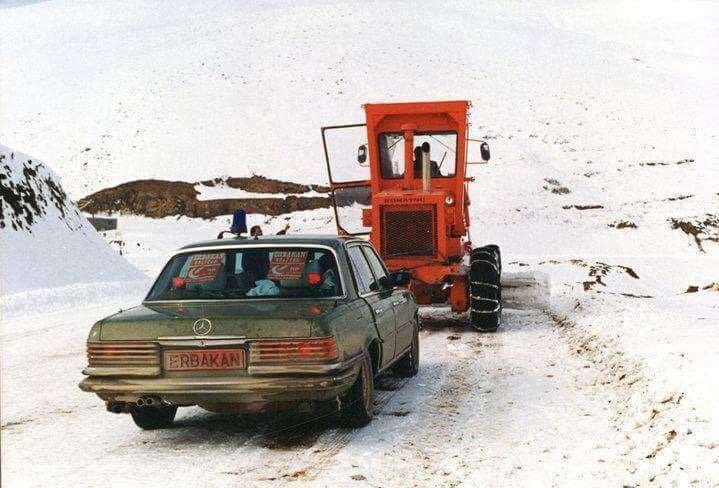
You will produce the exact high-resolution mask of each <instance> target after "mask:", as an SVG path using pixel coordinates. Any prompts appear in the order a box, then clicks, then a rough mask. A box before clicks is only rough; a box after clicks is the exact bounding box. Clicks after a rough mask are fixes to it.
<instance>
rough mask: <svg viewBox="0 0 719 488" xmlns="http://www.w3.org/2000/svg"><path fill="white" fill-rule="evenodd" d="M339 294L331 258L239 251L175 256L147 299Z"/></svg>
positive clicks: (292, 251)
mask: <svg viewBox="0 0 719 488" xmlns="http://www.w3.org/2000/svg"><path fill="white" fill-rule="evenodd" d="M341 295H342V286H341V283H340V276H339V271H338V269H337V262H336V261H335V257H334V254H333V253H332V252H331V251H329V250H326V249H320V248H313V247H306V248H304V247H243V248H239V249H223V250H217V251H200V252H192V253H185V254H178V255H176V256H174V257H173V258H172V259H170V262H168V263H167V265H166V266H165V268H164V269H163V270H162V273H160V276H159V277H158V278H157V280H156V281H155V284H154V285H152V289H151V290H150V293H149V294H148V296H147V299H146V300H147V301H156V300H227V299H256V298H326V297H339V296H341Z"/></svg>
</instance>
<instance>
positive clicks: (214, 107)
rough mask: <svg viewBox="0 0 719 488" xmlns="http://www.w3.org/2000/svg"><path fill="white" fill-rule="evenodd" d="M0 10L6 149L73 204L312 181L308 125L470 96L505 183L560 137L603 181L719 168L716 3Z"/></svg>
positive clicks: (317, 166) (315, 165)
mask: <svg viewBox="0 0 719 488" xmlns="http://www.w3.org/2000/svg"><path fill="white" fill-rule="evenodd" d="M2 10H3V13H2V29H0V41H1V42H2V44H3V46H4V48H3V50H2V52H0V63H2V65H3V66H4V68H5V72H6V76H4V77H3V78H2V80H1V81H0V83H2V85H1V86H0V88H1V90H0V92H2V93H3V94H4V95H3V104H2V105H0V117H1V118H2V119H3V120H12V121H13V123H12V124H8V126H7V127H6V128H4V129H3V139H4V141H5V142H4V143H5V144H8V145H11V146H13V147H19V148H32V149H33V151H34V154H35V155H36V156H38V157H40V158H41V159H45V160H49V161H53V164H54V167H55V168H56V169H57V171H58V172H59V173H60V174H62V175H63V176H64V178H65V183H66V185H67V191H68V192H69V194H70V196H72V197H73V198H75V199H77V198H79V197H81V196H85V195H88V194H90V193H92V192H94V191H97V190H99V189H101V188H104V187H107V186H112V185H116V184H119V183H122V182H125V181H128V180H130V179H144V178H160V179H169V180H183V181H202V180H207V179H213V178H216V177H218V176H220V175H232V176H250V175H251V174H253V173H256V174H262V175H265V176H268V177H275V178H278V179H285V180H288V179H291V180H294V181H298V182H304V183H319V182H321V181H323V180H324V179H325V168H324V164H323V152H322V146H321V144H320V137H319V127H320V126H322V125H328V124H339V123H352V122H358V121H362V119H363V116H362V110H361V104H362V103H365V102H378V101H401V100H404V101H408V100H429V99H431V100H437V99H458V98H466V99H469V100H472V102H473V104H474V111H473V115H472V122H473V124H474V130H475V131H476V133H477V135H479V136H492V135H494V136H496V137H497V139H496V140H494V141H493V149H494V155H495V162H496V164H497V166H498V167H504V165H505V164H507V163H511V162H514V161H521V162H522V163H523V164H527V163H525V161H531V163H532V164H533V165H540V166H547V165H548V164H549V165H551V164H552V162H553V161H554V160H553V159H552V158H551V156H552V154H551V153H550V154H547V153H546V152H545V151H544V150H543V149H544V146H543V145H542V144H540V141H541V140H546V141H548V142H549V143H550V144H553V143H554V142H555V141H556V142H557V143H559V142H561V141H563V140H565V139H566V140H568V141H572V142H576V141H581V142H582V143H583V144H582V145H583V146H584V147H583V148H577V152H576V153H575V154H573V155H572V156H573V157H574V158H576V159H577V161H579V162H583V161H586V160H594V161H595V163H596V164H598V165H599V166H605V165H606V164H608V163H610V162H615V161H617V160H618V159H621V160H624V161H629V160H631V159H633V158H635V157H636V156H637V150H638V149H639V150H640V151H641V153H642V156H644V157H652V158H657V157H660V158H662V159H663V158H669V159H674V158H677V159H679V158H684V157H687V155H689V154H691V155H694V156H695V157H696V159H697V161H699V162H700V163H699V164H701V165H704V167H705V168H706V170H707V171H709V170H710V168H712V167H714V168H716V166H714V165H711V164H709V161H711V158H713V157H716V155H717V149H716V144H715V143H712V141H711V136H712V135H713V132H712V131H713V130H714V129H715V128H716V126H717V121H716V114H717V113H719V110H718V109H719V107H717V98H716V97H714V96H708V94H710V93H716V88H717V83H718V82H717V80H719V76H717V69H718V68H717V66H718V65H719V59H718V58H717V56H718V55H717V54H716V52H715V50H713V49H711V47H712V46H713V45H715V44H716V42H713V41H716V40H717V37H719V34H718V33H717V30H716V26H717V25H719V14H718V13H717V9H716V7H715V6H714V5H713V4H711V3H707V2H687V3H683V4H681V7H679V6H675V5H673V4H668V3H658V2H649V1H643V2H631V3H627V2H618V3H613V4H612V5H605V4H604V3H603V2H591V1H588V2H574V3H572V4H571V5H564V4H562V5H559V4H556V5H555V4H553V3H551V2H532V3H524V4H521V5H519V4H517V5H510V6H506V5H503V4H501V3H494V2H483V3H482V4H480V5H477V4H476V2H470V1H458V2H450V3H447V4H445V3H444V2H442V3H435V4H432V3H427V4H423V7H422V8H420V7H418V6H417V5H415V4H413V3H411V2H409V3H406V2H394V3H379V4H376V3H372V2H364V3H362V4H360V5H356V3H355V2H341V1H333V2H330V3H326V2H319V1H314V0H305V1H301V2H293V3H292V4H287V3H284V2H278V1H267V2H262V3H260V4H254V5H245V4H243V3H237V2H233V1H231V0H218V1H216V2H214V3H213V5H212V7H208V6H206V5H204V4H201V3H197V2H192V1H189V0H181V1H173V2H160V3H153V4H152V5H149V4H145V3H143V2H139V1H134V2H129V3H125V2H103V3H102V5H101V7H97V6H96V5H94V4H91V3H77V2H69V1H65V0H55V1H52V2H37V3H30V4H26V5H20V6H16V7H13V6H12V5H10V6H6V7H4V8H3V9H2ZM427 15H431V16H432V17H436V21H433V22H431V23H427V22H426V19H427ZM388 16H390V17H391V18H392V21H391V26H392V27H391V28H377V26H382V25H386V21H387V17H388ZM677 18H680V19H681V24H679V23H678V22H677ZM645 19H646V20H645ZM649 19H651V22H650V21H649ZM28 25H32V26H37V27H35V28H34V29H33V33H32V35H28V33H27V26H28ZM634 58H636V59H638V60H639V61H635V60H634ZM687 63H691V64H689V65H688V64H687ZM687 66H689V67H690V69H687ZM68 114H71V116H66V115H68ZM627 128H629V129H630V130H626V129H627ZM714 133H715V132H714ZM47 134H52V137H47ZM532 134H535V135H537V136H538V138H537V139H533V138H530V135H532ZM510 135H512V136H513V138H512V139H511V140H508V139H507V138H508V137H509V136H510ZM138 155H142V157H138ZM150 161H151V162H152V164H148V162H150Z"/></svg>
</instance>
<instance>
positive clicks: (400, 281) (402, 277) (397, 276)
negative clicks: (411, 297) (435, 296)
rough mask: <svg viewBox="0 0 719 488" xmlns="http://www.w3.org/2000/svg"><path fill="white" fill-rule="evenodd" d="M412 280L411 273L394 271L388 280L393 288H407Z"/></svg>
mask: <svg viewBox="0 0 719 488" xmlns="http://www.w3.org/2000/svg"><path fill="white" fill-rule="evenodd" d="M411 279H412V273H410V272H409V271H395V272H394V273H392V274H391V275H390V280H391V281H392V283H393V284H394V286H407V285H409V282H410V280H411Z"/></svg>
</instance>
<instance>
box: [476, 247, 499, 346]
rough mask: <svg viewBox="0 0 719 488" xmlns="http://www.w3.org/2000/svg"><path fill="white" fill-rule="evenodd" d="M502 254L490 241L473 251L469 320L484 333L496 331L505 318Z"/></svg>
mask: <svg viewBox="0 0 719 488" xmlns="http://www.w3.org/2000/svg"><path fill="white" fill-rule="evenodd" d="M501 274H502V256H501V253H500V251H499V246H497V245H495V244H491V245H488V246H484V247H479V248H477V249H473V250H472V255H471V267H470V271H469V301H470V302H469V303H470V312H469V316H470V323H471V324H472V327H474V328H475V329H477V330H479V331H481V332H495V331H496V330H497V329H498V328H499V325H500V323H501V321H502V285H501Z"/></svg>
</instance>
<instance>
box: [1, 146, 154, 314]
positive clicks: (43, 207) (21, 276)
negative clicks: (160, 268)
mask: <svg viewBox="0 0 719 488" xmlns="http://www.w3.org/2000/svg"><path fill="white" fill-rule="evenodd" d="M0 168H2V175H0V191H1V192H2V194H1V196H2V200H1V201H0V247H1V248H2V253H0V295H1V298H2V305H3V308H4V312H5V313H9V312H11V311H14V310H15V309H16V308H17V307H20V305H21V304H23V305H31V304H32V301H33V300H34V299H37V300H38V302H37V303H35V304H34V305H33V308H35V309H37V308H38V306H40V307H41V306H45V305H51V304H52V303H53V301H58V300H61V301H63V302H65V303H63V305H65V306H66V305H67V301H68V299H73V298H74V299H79V300H86V299H90V298H92V299H97V298H98V297H101V296H103V295H104V294H107V293H116V292H117V291H118V290H119V289H120V288H122V286H123V285H121V283H123V282H128V281H129V282H131V286H133V287H137V286H138V281H140V282H142V281H143V280H144V279H145V277H144V275H143V274H142V273H140V272H139V271H137V269H135V268H134V267H133V266H132V265H130V264H129V263H128V262H127V261H126V260H125V259H124V258H122V257H121V256H119V255H118V254H117V253H116V252H115V251H114V250H112V249H111V248H110V247H109V246H108V245H107V244H106V243H105V241H103V240H102V238H101V237H100V236H99V235H98V233H97V232H96V231H95V229H93V228H92V226H91V225H90V224H89V223H88V221H87V220H86V219H85V218H84V217H82V216H81V215H80V213H79V211H78V209H77V207H75V204H74V203H73V202H72V201H71V200H70V199H69V198H68V197H67V195H66V194H65V191H64V190H63V187H62V184H61V181H60V179H59V178H58V177H57V176H56V175H55V173H53V172H52V170H50V169H49V168H48V167H47V166H46V165H45V164H43V163H42V162H40V161H37V160H34V159H32V158H30V157H29V156H26V155H24V154H22V153H18V152H15V151H13V150H11V149H9V148H6V147H4V146H0ZM71 285H73V286H72V287H71V288H64V287H68V286H71ZM58 288H62V289H63V290H65V293H63V292H60V291H58Z"/></svg>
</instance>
